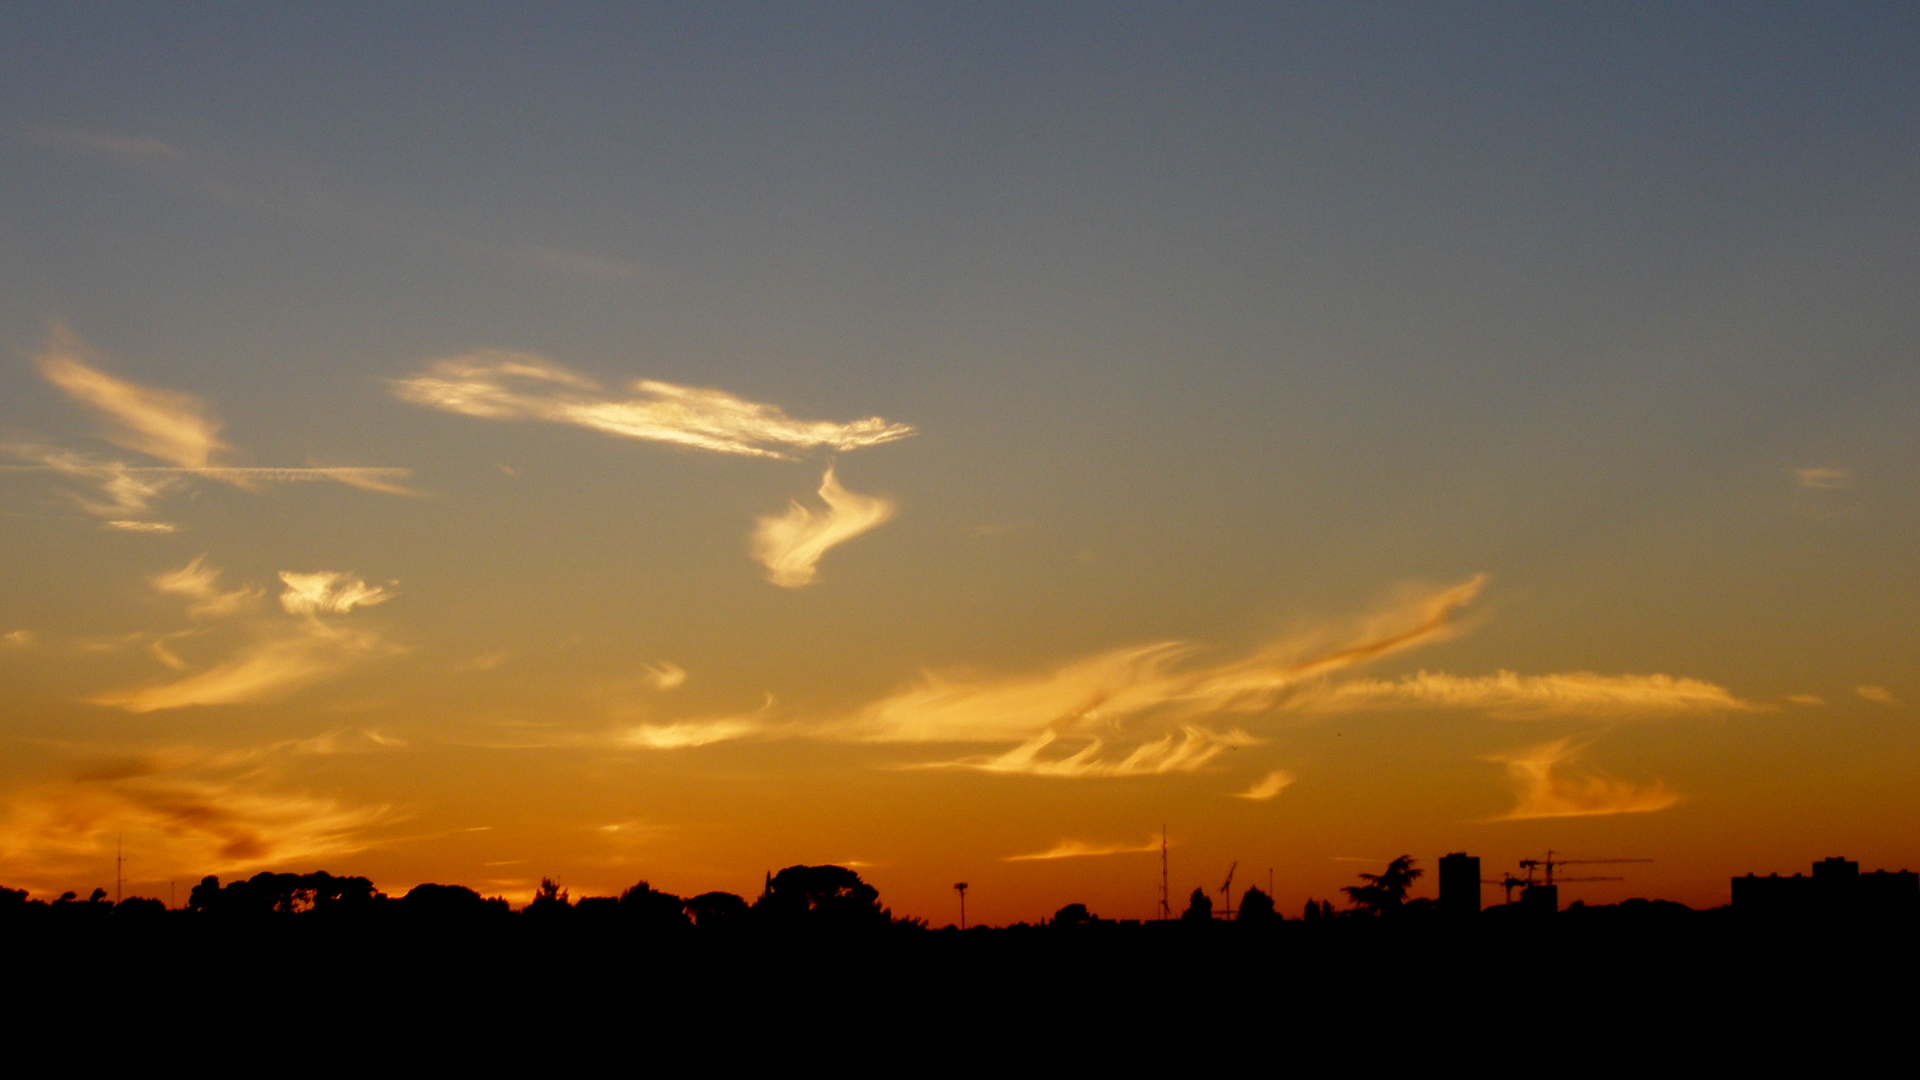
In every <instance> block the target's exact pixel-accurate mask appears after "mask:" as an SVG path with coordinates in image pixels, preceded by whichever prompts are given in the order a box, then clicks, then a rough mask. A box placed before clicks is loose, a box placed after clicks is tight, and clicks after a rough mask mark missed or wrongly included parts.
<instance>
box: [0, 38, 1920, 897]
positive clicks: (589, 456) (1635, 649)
mask: <svg viewBox="0 0 1920 1080" xmlns="http://www.w3.org/2000/svg"><path fill="white" fill-rule="evenodd" d="M1917 55H1920V8H1916V7H1914V6H1913V5H1908V4H1873V5H1864V4H1863V5H1839V4H1835V5H1817V6H1814V5H1809V6H1806V7H1800V8H1794V7H1788V6H1785V5H1772V6H1755V5H1734V4H1725V5H1713V4H1705V5H1690V6H1687V7H1685V8H1672V7H1668V6H1662V5H1618V4H1605V5H1552V6H1544V7H1543V6H1540V5H1525V4H1515V5H1502V4H1463V5H1451V6H1441V5H1414V4H1405V5H1364V4H1341V5H1331V4H1327V5H1300V6H1294V5H1259V6H1236V5H1227V4H1215V5H1206V6H1204V7H1203V8H1202V9H1200V10H1199V11H1198V12H1196V11H1194V10H1192V9H1191V8H1180V7H1177V6H1165V5H1128V4H1099V5H1064V4H1063V5H1048V6H1041V7H1038V8H1036V7H1034V6H1033V5H988V4H974V5H966V6H959V5H946V6H933V5H926V6H920V5H902V4H886V5H871V6H859V5H835V6H832V7H820V6H812V5H768V6H762V5H688V6H677V7H674V6H657V7H644V8H633V7H627V6H605V5H578V6H564V5H563V6H557V7H556V6H538V7H528V6H522V5H504V6H489V5H482V4H467V5H461V6H459V7H457V8H452V7H447V6H444V5H425V4H422V5H399V6H396V7H394V8H392V9H389V10H385V11H373V10H371V9H368V8H365V7H357V8H351V9H349V8H344V7H337V6H336V7H327V6H322V7H317V8H316V7H312V6H302V5H272V6H269V5H259V6H248V7H235V6H197V7H190V8H183V7H180V6H177V5H158V4H156V5H144V6H142V5H125V4H91V5H90V4H62V5H15V6H13V7H12V8H9V9H7V10H6V11H5V12H4V13H0V349H4V357H3V358H0V459H3V460H0V465H4V469H3V470H0V516H3V517H4V521H5V529H4V533H0V536H4V541H3V544H4V546H0V555H4V558H5V565H6V566H7V571H6V575H5V579H4V580H5V587H4V589H3V590H0V678H4V686H5V687H6V694H5V698H4V706H3V710H4V711H3V712H0V747H4V752H3V753H0V881H4V882H6V883H7V884H10V885H15V886H26V887H29V888H32V889H34V890H35V891H36V892H42V893H44V892H48V891H54V892H57V891H59V890H61V889H67V888H72V889H76V890H79V891H81V892H83V893H84V892H85V890H87V889H89V888H91V887H93V886H95V885H108V886H111V884H112V879H113V856H114V850H115V844H116V843H117V842H119V841H120V840H121V839H122V838H124V843H125V847H126V851H127V854H128V858H129V863H128V868H127V876H128V878H129V881H130V885H131V888H132V890H133V891H137V892H144V893H146V894H148V895H159V896H162V897H164V896H166V895H167V888H168V885H167V883H168V882H170V881H179V882H182V885H181V888H182V889H184V888H185V883H187V882H190V881H192V880H197V878H198V877H199V876H200V875H201V874H205V873H219V874H222V875H228V876H231V875H235V874H249V873H252V872H255V871H257V870H261V869H284V870H308V869H315V868H325V869H328V870H331V871H333V872H335V873H357V874H365V875H368V876H370V877H372V878H373V879H374V881H375V882H376V883H377V884H378V885H379V886H381V887H382V888H385V889H388V890H389V891H394V892H399V891H404V890H405V889H406V888H408V887H410V886H411V885H413V884H415V883H417V882H421V881H428V880H437V881H447V882H459V883H464V884H468V885H472V886H474V887H476V888H479V889H481V890H482V891H483V892H488V893H498V894H502V895H506V896H509V897H513V898H516V899H523V898H524V897H525V896H526V895H527V894H528V893H529V892H530V891H531V889H532V888H533V886H534V885H535V884H536V883H537V882H538V880H539V879H540V878H541V877H542V876H550V877H555V878H558V879H560V880H562V881H563V882H564V883H565V884H566V885H567V886H568V887H569V888H570V889H571V890H572V891H573V892H574V894H575V895H584V894H589V893H606V892H612V891H615V890H618V889H620V888H623V887H625V886H627V885H630V884H632V883H633V882H635V881H637V880H640V879H643V878H644V879H647V880H649V881H651V882H652V883H653V884H654V885H655V886H656V887H659V888H663V889H667V890H670V891H674V892H679V893H682V894H691V893H696V892H701V891H706V890H709V889H726V890H729V891H734V892H739V893H743V894H747V895H752V894H754V893H756V892H757V891H758V888H759V883H760V880H761V875H762V874H763V873H764V872H765V871H767V870H769V869H778V868H779V867H781V866H785V865H789V864H792V863H800V862H805V863H822V862H837V863H842V864H846V865H851V866H855V867H857V868H858V869H859V870H860V872H861V873H862V874H863V875H865V876H866V877H867V878H868V879H869V880H871V881H873V882H874V883H875V884H877V885H878V886H879V887H880V889H881V894H882V898H883V900H884V901H886V902H888V903H890V904H891V905H892V906H893V907H894V909H895V910H896V911H897V912H901V913H906V914H913V915H919V916H924V917H927V918H930V919H932V920H933V921H935V922H936V923H941V922H946V921H950V920H952V919H953V918H954V917H955V915H956V914H957V912H956V910H955V905H954V902H953V901H954V898H953V895H952V890H951V888H950V886H951V885H952V884H953V883H954V882H956V881H963V880H964V881H968V882H970V883H971V885H972V889H971V891H970V893H969V915H970V916H971V917H973V918H975V919H979V920H984V921H993V922H1006V921H1012V920H1015V919H1035V918H1039V917H1042V916H1045V915H1047V914H1049V913H1051V912H1052V911H1053V910H1054V909H1055V908H1057V907H1059V906H1061V905H1062V904H1065V903H1068V902H1070V901H1081V902H1085V903H1087V904H1088V905H1089V906H1090V907H1091V908H1093V909H1094V910H1095V911H1096V912H1099V913H1101V914H1104V915H1109V916H1115V917H1141V916H1150V915H1151V914H1152V913H1153V912H1154V910H1155V908H1156V904H1157V900H1158V885H1159V865H1158V858H1157V856H1156V854H1155V853H1154V851H1150V850H1148V849H1154V850H1155V851H1157V844H1158V837H1159V833H1160V829H1161V827H1162V826H1163V825H1164V826H1165V827H1166V829H1167V831H1168V835H1169V837H1170V840H1171V866H1172V871H1171V877H1172V885H1173V890H1174V893H1175V900H1176V904H1180V903H1182V902H1183V901H1182V900H1181V899H1180V898H1181V897H1184V895H1185V894H1186V893H1187V892H1188V891H1190V890H1191V889H1192V888H1193V887H1194V886H1196V885H1204V886H1207V887H1209V888H1217V887H1218V886H1219V884H1220V881H1221V879H1222V878H1224V877H1225V875H1226V872H1227V868H1228V866H1229V865H1230V864H1232V863H1234V862H1235V861H1236V860H1237V861H1238V863H1239V866H1240V870H1239V877H1238V881H1239V882H1240V883H1242V884H1246V883H1258V884H1261V885H1263V886H1264V885H1265V883H1266V880H1267V875H1268V872H1269V870H1271V873H1272V876H1273V881H1274V886H1275V890H1276V893H1277V899H1278V901H1279V902H1280V904H1281V905H1282V909H1283V910H1285V911H1288V912H1292V911H1296V910H1298V906H1299V904H1300V903H1301V902H1302V901H1303V900H1305V899H1306V898H1307V897H1309V896H1314V897H1331V896H1334V895H1335V891H1336V890H1337V888H1338V887H1339V886H1340V885H1342V884H1348V883H1351V882H1352V881H1353V880H1354V876H1353V875H1354V874H1355V873H1357V872H1358V871H1360V870H1368V869H1373V870H1377V869H1378V868H1379V864H1383V863H1384V862H1385V861H1386V860H1388V859H1390V858H1392V857H1394V856H1396V855H1400V854H1402V853H1407V854H1412V855H1414V856H1415V857H1416V858H1417V859H1419V860H1421V861H1422V862H1423V863H1424V864H1426V865H1428V866H1431V865H1432V860H1434V859H1436V858H1437V857H1438V856H1439V855H1441V854H1442V853H1444V852H1447V851H1452V850H1467V851H1471V852H1474V853H1476V854H1479V855H1480V856H1481V857H1482V858H1483V860H1484V865H1485V867H1486V869H1487V870H1488V874H1489V876H1495V875H1496V874H1497V873H1498V872H1500V871H1501V870H1504V869H1508V868H1511V867H1512V866H1513V864H1514V863H1515V862H1516V861H1517V860H1518V859H1521V858H1524V857H1530V856H1531V857H1540V856H1544V855H1545V853H1546V852H1547V850H1548V849H1553V850H1555V851H1560V852H1568V853H1572V854H1574V855H1576V856H1581V855H1584V856H1589V857H1606V856H1613V857H1626V856H1632V857H1647V858H1652V859H1654V860H1655V861H1654V862H1653V863H1651V864H1644V865H1635V866H1632V867H1627V868H1623V869H1624V871H1625V873H1626V876H1627V877H1628V878H1629V880H1628V881H1626V882H1624V883H1619V884H1595V885H1588V886H1582V887H1578V888H1569V889H1568V890H1566V899H1573V898H1585V899H1588V900H1590V901H1593V902H1606V901H1609V900H1614V899H1619V898H1622V897H1625V896H1630V895H1654V896H1664V897H1668V898H1671V899H1677V900H1681V901H1684V902H1687V903H1691V904H1696V905H1711V904H1718V903H1724V902H1725V901H1726V897H1727V884H1726V883H1727V878H1728V876H1729V875H1731V874H1735V873H1743V872H1746V871H1749V870H1757V871H1760V872H1763V873H1765V872H1771V871H1783V872H1792V871H1795V870H1804V869H1805V868H1806V866H1807V864H1808V863H1810V862H1811V861H1812V860H1814V859H1817V858H1820V857H1823V856H1827V855H1834V854H1844V855H1847V856H1849V857H1852V858H1856V859H1859V860H1860V861H1861V863H1862V865H1863V866H1864V867H1867V868H1874V867H1881V866H1884V867H1887V868H1901V867H1907V868H1920V841H1917V840H1916V837H1917V836H1920V828H1916V826H1920V786H1917V785H1916V784H1915V783H1914V777H1915V775H1916V769H1917V768H1920V728H1917V727H1916V723H1915V721H1916V710H1915V703H1916V702H1920V677H1916V671H1915V664H1914V660H1915V656H1916V647H1920V560H1916V559H1915V553H1916V550H1917V549H1916V538H1917V537H1920V443H1917V442H1916V438H1915V433H1916V428H1917V425H1916V421H1920V364H1916V363H1915V361H1916V345H1917V344H1920V302H1916V298H1917V297H1920V244H1917V243H1916V239H1917V238H1916V226H1917V225H1920V185H1916V183H1915V177H1916V176H1920V160H1916V159H1920V140H1917V139H1916V138H1915V132H1916V131H1917V130H1920V67H1916V65H1915V64H1914V57H1915V56H1917ZM1431 885H1432V883H1431V879H1428V880H1426V881H1423V882H1422V887H1423V890H1430V889H1431ZM181 895H184V892H182V893H181ZM1497 895H1498V891H1497V890H1489V893H1488V898H1489V899H1490V900H1491V899H1495V898H1497Z"/></svg>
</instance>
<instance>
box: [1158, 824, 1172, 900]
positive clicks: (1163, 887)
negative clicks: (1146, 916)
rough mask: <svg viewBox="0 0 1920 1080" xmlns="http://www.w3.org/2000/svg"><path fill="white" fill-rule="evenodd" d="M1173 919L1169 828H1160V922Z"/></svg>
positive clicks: (1163, 826)
mask: <svg viewBox="0 0 1920 1080" xmlns="http://www.w3.org/2000/svg"><path fill="white" fill-rule="evenodd" d="M1171 918H1173V905H1172V904H1170V903H1168V902H1167V827H1166V826H1165V825H1162V826H1160V921H1162V922H1165V921H1167V920H1168V919H1171Z"/></svg>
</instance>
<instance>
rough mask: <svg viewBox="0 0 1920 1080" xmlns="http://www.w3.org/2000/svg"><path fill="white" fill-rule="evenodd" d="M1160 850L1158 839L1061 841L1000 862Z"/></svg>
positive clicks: (1138, 853)
mask: <svg viewBox="0 0 1920 1080" xmlns="http://www.w3.org/2000/svg"><path fill="white" fill-rule="evenodd" d="M1159 850H1160V838H1159V837H1157V836H1156V837H1153V838H1151V839H1149V840H1148V841H1147V842H1146V843H1144V844H1099V843H1093V842H1091V841H1087V840H1062V841H1060V842H1059V843H1057V844H1055V845H1053V846H1052V847H1050V848H1048V849H1047V850H1045V851H1036V852H1034V853H1032V854H1030V855H1008V856H1005V857H1003V858H1002V859H1001V860H1000V861H1001V862H1040V861H1043V860H1047V859H1088V858H1094V857H1097V856H1101V855H1143V854H1146V853H1148V852H1152V851H1159Z"/></svg>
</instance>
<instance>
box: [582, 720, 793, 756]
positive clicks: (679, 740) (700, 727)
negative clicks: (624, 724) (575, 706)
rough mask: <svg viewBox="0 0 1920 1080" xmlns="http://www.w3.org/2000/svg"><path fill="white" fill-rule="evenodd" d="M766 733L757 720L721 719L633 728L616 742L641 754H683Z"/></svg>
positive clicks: (764, 723)
mask: <svg viewBox="0 0 1920 1080" xmlns="http://www.w3.org/2000/svg"><path fill="white" fill-rule="evenodd" d="M766 730H767V722H766V721H765V720H764V719H761V718H760V717H758V716H752V715H748V716H723V717H712V718H708V719H700V720H672V721H667V722H663V723H647V724H635V725H633V726H631V727H628V728H625V729H623V730H621V731H620V732H618V733H617V734H616V736H615V739H616V741H617V742H618V743H619V744H620V745H623V746H629V747H634V748H637V749H642V750H685V749H688V748H690V747H695V746H711V745H713V744H714V743H721V742H731V741H734V740H736V739H746V738H751V737H753V736H755V735H759V734H761V733H763V732H765V731H766Z"/></svg>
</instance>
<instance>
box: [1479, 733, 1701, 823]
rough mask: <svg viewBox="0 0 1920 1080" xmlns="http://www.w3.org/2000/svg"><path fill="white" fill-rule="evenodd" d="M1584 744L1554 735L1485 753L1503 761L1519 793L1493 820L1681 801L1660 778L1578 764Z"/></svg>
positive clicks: (1625, 810)
mask: <svg viewBox="0 0 1920 1080" xmlns="http://www.w3.org/2000/svg"><path fill="white" fill-rule="evenodd" d="M1584 749H1586V747H1585V746H1584V745H1583V744H1578V743H1575V742H1574V741H1573V740H1572V739H1558V740H1555V741H1553V742H1550V743H1542V744H1541V745H1539V746H1532V747H1527V748H1526V749H1523V750H1517V751H1514V752H1513V753H1511V754H1504V755H1499V756H1496V757H1492V758H1490V759H1488V760H1491V761H1495V762H1498V763H1499V764H1502V765H1504V766H1506V769H1507V776H1508V778H1509V779H1510V780H1511V781H1512V782H1513V785H1514V789H1515V791H1516V793H1517V795H1518V796H1519V798H1518V801H1517V802H1516V803H1515V805H1514V807H1513V809H1512V810H1509V811H1508V812H1506V813H1505V814H1502V815H1500V816H1499V817H1498V818H1496V819H1495V820H1497V821H1524V820H1529V819H1532V818H1551V817H1594V816H1600V815H1606V814H1646V813H1652V812H1653V811H1656V810H1665V809H1667V808H1668V807H1670V806H1672V805H1674V804H1675V803H1677V802H1679V801H1680V796H1679V795H1678V794H1677V793H1675V792H1673V791H1672V790H1670V789H1669V788H1668V787H1667V786H1666V785H1665V784H1664V783H1662V782H1660V781H1658V780H1655V781H1652V782H1650V783H1645V784H1639V783H1633V782H1631V781H1627V780H1620V779H1616V778H1614V777H1611V776H1607V775H1606V774H1604V773H1600V772H1597V771H1593V770H1586V769H1580V768H1577V767H1576V763H1577V761H1578V760H1579V757H1580V753H1581V751H1583V750H1584Z"/></svg>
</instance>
